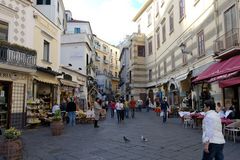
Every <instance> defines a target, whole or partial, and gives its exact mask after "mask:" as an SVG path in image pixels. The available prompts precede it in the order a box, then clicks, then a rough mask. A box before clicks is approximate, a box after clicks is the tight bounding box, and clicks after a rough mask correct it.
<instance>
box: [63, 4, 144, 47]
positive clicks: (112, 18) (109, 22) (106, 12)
mask: <svg viewBox="0 0 240 160" xmlns="http://www.w3.org/2000/svg"><path fill="white" fill-rule="evenodd" d="M63 1H64V5H65V9H67V10H70V11H71V12H72V14H73V18H74V19H77V20H86V21H89V22H90V24H91V27H92V30H93V33H94V34H96V35H97V36H98V37H99V38H101V39H103V40H105V41H106V42H109V43H111V44H114V45H118V44H119V42H120V41H122V40H123V39H124V37H125V36H126V35H129V34H132V33H133V32H136V30H137V28H136V26H135V24H134V23H133V22H132V19H133V17H134V16H135V14H136V13H137V11H138V10H137V8H135V7H136V6H134V5H133V4H132V3H131V1H130V0H63ZM137 1H143V0H137Z"/></svg>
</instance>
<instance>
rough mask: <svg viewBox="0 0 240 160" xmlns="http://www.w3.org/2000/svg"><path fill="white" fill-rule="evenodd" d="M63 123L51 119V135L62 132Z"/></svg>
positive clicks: (57, 134)
mask: <svg viewBox="0 0 240 160" xmlns="http://www.w3.org/2000/svg"><path fill="white" fill-rule="evenodd" d="M63 129H64V125H63V122H62V121H52V122H51V131H52V135H53V136H59V135H61V134H62V132H63Z"/></svg>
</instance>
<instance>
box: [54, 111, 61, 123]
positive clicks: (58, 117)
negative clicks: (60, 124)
mask: <svg viewBox="0 0 240 160" xmlns="http://www.w3.org/2000/svg"><path fill="white" fill-rule="evenodd" d="M52 120H53V121H61V120H62V115H61V110H56V111H55V113H54V116H53V119H52Z"/></svg>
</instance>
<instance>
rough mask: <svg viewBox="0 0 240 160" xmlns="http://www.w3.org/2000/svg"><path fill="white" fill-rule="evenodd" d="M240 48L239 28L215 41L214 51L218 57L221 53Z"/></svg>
mask: <svg viewBox="0 0 240 160" xmlns="http://www.w3.org/2000/svg"><path fill="white" fill-rule="evenodd" d="M236 47H237V48H239V47H240V41H239V28H234V29H232V30H230V31H228V32H226V33H225V34H224V35H222V36H220V37H218V38H217V39H216V40H215V41H214V51H215V53H217V54H218V55H220V54H221V53H223V52H225V51H227V50H229V49H232V48H236Z"/></svg>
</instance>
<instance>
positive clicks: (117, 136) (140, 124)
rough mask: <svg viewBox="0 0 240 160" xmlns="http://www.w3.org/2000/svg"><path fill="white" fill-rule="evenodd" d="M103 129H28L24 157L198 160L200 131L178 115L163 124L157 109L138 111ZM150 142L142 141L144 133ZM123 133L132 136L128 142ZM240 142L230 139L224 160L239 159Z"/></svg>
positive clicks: (39, 159)
mask: <svg viewBox="0 0 240 160" xmlns="http://www.w3.org/2000/svg"><path fill="white" fill-rule="evenodd" d="M99 125H100V128H97V129H95V128H93V125H89V124H78V125H76V126H75V127H68V126H66V127H65V131H64V134H63V135H61V136H59V137H53V136H51V133H50V128H49V127H43V128H37V129H30V130H25V131H24V133H23V142H24V160H199V159H201V154H202V145H201V130H197V129H192V128H183V126H182V125H181V123H180V120H179V119H177V118H171V119H168V122H167V124H162V123H161V120H160V117H157V116H156V115H155V113H154V112H149V113H147V112H145V110H143V112H137V113H136V118H135V119H127V120H125V122H124V123H122V124H117V121H116V117H115V119H114V120H113V119H111V118H109V117H107V119H106V120H104V121H100V123H99ZM142 135H143V136H145V137H146V138H147V139H148V141H147V142H143V141H141V136H142ZM123 136H126V137H128V138H129V139H130V142H127V143H125V142H124V140H123ZM239 149H240V143H239V141H238V143H235V144H234V143H233V142H232V141H227V144H226V145H225V149H224V154H225V160H234V159H238V158H239V155H238V154H239Z"/></svg>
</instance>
